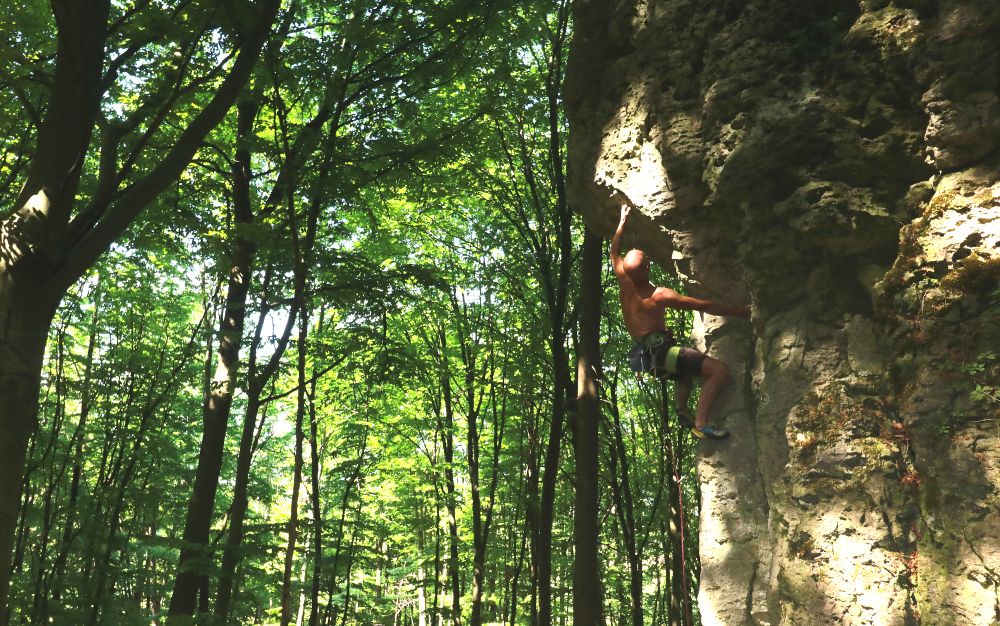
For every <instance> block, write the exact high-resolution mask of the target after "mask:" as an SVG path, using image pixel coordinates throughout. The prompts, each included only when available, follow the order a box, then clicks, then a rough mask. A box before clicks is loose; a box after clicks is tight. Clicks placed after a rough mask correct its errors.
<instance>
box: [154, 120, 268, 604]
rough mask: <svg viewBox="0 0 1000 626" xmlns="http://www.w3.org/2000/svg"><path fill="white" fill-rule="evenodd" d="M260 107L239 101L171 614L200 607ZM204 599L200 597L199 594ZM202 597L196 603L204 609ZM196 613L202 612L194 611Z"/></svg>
mask: <svg viewBox="0 0 1000 626" xmlns="http://www.w3.org/2000/svg"><path fill="white" fill-rule="evenodd" d="M257 109H258V104H257V103H256V102H254V101H251V100H244V101H242V102H241V103H240V104H239V106H238V107H237V123H236V126H237V130H236V142H237V148H236V158H235V159H234V161H233V171H232V176H233V216H234V218H235V220H234V223H235V228H234V233H235V234H234V237H233V241H234V243H233V252H232V266H231V267H230V269H229V284H228V287H227V290H226V306H225V309H224V311H223V314H222V319H221V320H220V321H219V355H218V358H219V362H218V368H217V369H216V371H215V376H214V377H213V378H212V382H211V387H210V389H209V390H208V393H207V396H206V398H205V402H204V405H203V407H202V420H203V424H204V431H203V433H202V440H201V448H200V451H199V454H198V468H197V470H196V471H195V480H194V490H193V493H192V494H191V501H190V504H189V505H188V512H187V519H186V521H185V524H184V535H183V545H182V548H181V556H180V561H179V562H178V563H177V578H176V579H175V580H174V589H173V593H172V595H171V598H170V608H169V609H168V614H169V615H172V616H173V615H194V613H195V610H196V609H197V607H198V603H197V600H198V596H199V593H198V592H199V589H201V590H202V591H203V592H204V588H205V586H206V584H205V582H206V581H207V576H208V573H207V570H208V565H209V563H210V562H211V555H210V554H209V553H208V538H209V531H210V529H211V526H212V514H213V513H214V511H215V494H216V491H217V490H218V487H219V475H220V472H221V471H222V457H223V453H224V451H225V443H226V429H227V427H228V426H229V415H230V408H231V407H232V402H233V390H234V389H235V386H236V375H237V370H238V367H239V358H240V347H241V345H242V343H243V326H244V321H245V320H246V305H247V295H248V294H249V291H250V277H251V276H252V272H253V259H254V254H255V251H256V247H255V246H254V245H253V243H252V242H250V241H249V240H247V239H245V238H244V237H242V236H240V228H241V227H242V226H246V225H248V224H251V223H253V209H252V207H251V200H250V179H251V170H250V152H249V151H248V150H247V148H246V145H247V138H248V137H249V136H250V134H251V133H252V131H253V123H254V118H256V116H257ZM202 595H203V594H202ZM207 602H208V598H206V597H202V598H201V602H200V605H201V606H202V607H204V606H206V603H207ZM198 610H199V611H200V610H201V609H198Z"/></svg>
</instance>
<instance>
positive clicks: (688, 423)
mask: <svg viewBox="0 0 1000 626" xmlns="http://www.w3.org/2000/svg"><path fill="white" fill-rule="evenodd" d="M677 421H678V422H680V423H681V426H683V427H684V428H694V419H693V418H692V417H691V412H690V411H688V410H687V409H677Z"/></svg>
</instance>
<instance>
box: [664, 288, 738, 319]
mask: <svg viewBox="0 0 1000 626" xmlns="http://www.w3.org/2000/svg"><path fill="white" fill-rule="evenodd" d="M653 300H654V301H655V302H656V303H657V304H662V305H663V306H668V307H670V308H673V309H684V310H687V311H701V312H702V313H708V314H710V315H723V316H731V317H745V318H747V319H750V305H749V304H747V305H745V306H728V305H725V304H720V303H718V302H712V301H711V300H700V299H698V298H692V297H690V296H682V295H681V294H679V293H677V292H676V291H674V290H673V289H667V288H666V287H660V288H658V289H657V290H656V292H655V293H654V294H653Z"/></svg>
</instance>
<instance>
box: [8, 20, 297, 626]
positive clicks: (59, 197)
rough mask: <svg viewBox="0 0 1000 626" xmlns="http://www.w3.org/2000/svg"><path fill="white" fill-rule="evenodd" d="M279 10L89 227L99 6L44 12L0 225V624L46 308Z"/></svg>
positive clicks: (171, 173) (203, 126) (172, 157)
mask: <svg viewBox="0 0 1000 626" xmlns="http://www.w3.org/2000/svg"><path fill="white" fill-rule="evenodd" d="M279 4H280V3H279V2H278V0H266V1H265V2H264V3H262V5H261V6H260V7H259V13H258V15H257V19H256V20H255V21H254V22H253V24H252V28H251V29H250V30H249V31H248V32H247V33H246V35H247V36H246V37H245V38H243V40H242V45H243V47H242V48H241V50H240V54H239V55H238V57H237V59H236V61H235V62H234V63H233V64H232V66H231V69H230V72H229V74H228V75H227V76H226V78H225V79H224V80H223V81H222V83H220V85H219V88H218V90H217V91H216V93H215V95H214V96H213V97H212V99H211V100H210V101H209V102H208V104H206V105H205V108H204V109H202V111H201V112H200V113H199V114H197V115H196V116H194V117H193V118H191V119H190V123H189V125H188V127H187V128H186V129H185V130H184V131H183V132H182V134H181V136H180V137H179V138H178V139H177V141H176V142H175V143H174V145H173V146H172V148H171V149H170V151H169V153H168V154H167V155H166V157H165V158H164V159H163V160H162V161H161V162H160V163H159V164H158V165H157V166H156V167H154V168H153V170H152V171H151V172H150V173H149V174H148V175H147V176H146V177H145V178H143V179H141V180H139V181H137V182H136V184H134V185H133V186H132V187H130V188H129V190H128V191H126V192H125V193H124V194H122V195H121V196H120V197H116V198H115V199H114V203H113V204H110V202H111V201H110V200H107V202H104V203H102V202H98V203H97V205H99V206H96V207H93V208H94V209H96V211H97V212H96V215H90V214H88V215H87V219H84V220H81V219H80V218H81V217H83V216H82V215H76V216H75V219H73V220H72V221H71V218H73V217H74V216H73V209H74V206H75V204H76V195H77V191H78V188H79V181H80V176H81V172H82V168H83V164H84V163H85V161H86V159H85V158H84V157H85V156H86V154H87V151H88V147H89V144H90V138H91V134H92V131H93V128H94V126H95V123H96V118H97V115H98V113H99V103H100V99H101V95H102V90H103V89H104V88H105V86H104V77H103V76H102V70H103V68H104V65H105V54H106V52H107V51H106V50H105V38H106V32H107V20H108V14H109V10H110V3H109V2H108V1H107V0H103V1H97V2H89V3H75V2H65V1H63V0H55V1H53V3H52V8H53V13H54V15H55V18H56V19H55V21H56V27H57V50H56V62H55V75H54V78H53V81H52V88H51V91H50V93H49V102H48V105H47V107H46V118H45V120H44V121H43V122H42V124H41V126H40V127H39V132H38V139H37V142H36V149H35V155H36V156H35V157H34V158H33V159H32V162H31V165H30V167H29V170H28V176H27V180H26V181H25V184H24V186H23V188H22V191H21V193H20V194H19V196H18V199H17V201H16V202H15V205H14V211H13V212H12V213H10V214H9V215H8V216H7V217H6V218H5V219H4V220H3V223H2V224H0V248H2V252H0V432H3V433H4V437H3V440H2V441H0V459H2V460H0V607H3V608H2V609H0V612H6V605H7V591H8V588H9V584H10V580H9V576H10V565H11V553H12V547H13V537H14V531H15V525H16V523H17V517H18V502H19V499H20V498H19V496H20V494H19V491H20V488H21V484H22V480H23V477H24V476H23V474H24V461H25V449H26V445H27V441H28V436H29V434H30V432H31V430H32V429H33V428H34V423H35V420H36V419H37V407H38V392H39V377H40V375H41V366H42V356H43V354H44V350H45V341H46V336H47V333H48V328H49V324H50V322H51V320H52V317H53V315H54V313H55V308H56V306H57V305H58V303H59V301H60V300H61V298H62V296H63V294H65V292H66V290H67V289H68V288H69V286H70V285H71V284H72V283H73V282H75V281H76V280H77V279H78V278H79V277H80V276H82V275H83V274H84V273H85V272H86V271H87V270H88V269H89V268H90V267H91V266H92V265H93V264H94V262H95V261H96V260H97V258H98V257H99V256H100V254H101V253H102V252H103V251H104V250H106V249H107V248H108V246H110V245H111V243H112V242H113V241H114V240H115V239H117V238H118V237H119V236H121V234H122V233H123V232H124V231H125V229H126V228H127V227H128V226H129V225H130V224H131V223H132V222H134V221H135V219H136V218H137V217H138V215H139V214H140V213H141V212H142V210H143V209H144V208H145V207H146V206H147V205H148V204H149V203H150V202H152V201H153V200H154V199H155V198H156V197H157V196H158V195H159V194H160V193H161V192H162V191H163V190H164V189H165V188H166V187H167V186H169V185H170V184H171V183H172V182H173V181H174V180H176V179H177V177H178V176H179V175H180V173H181V172H182V171H183V169H184V168H185V167H186V166H187V164H188V162H189V161H190V159H191V157H192V156H193V155H194V153H195V151H196V150H197V148H198V147H199V146H200V145H201V142H202V140H203V139H204V137H205V136H206V135H207V134H208V133H209V131H211V130H212V129H213V128H214V127H215V126H216V125H217V124H218V123H219V121H221V119H222V118H223V116H224V115H225V113H226V111H227V110H228V109H229V107H230V106H231V105H232V103H233V101H234V100H235V98H236V96H237V95H238V94H239V92H240V91H241V90H242V87H243V84H244V83H245V82H246V80H247V78H248V77H249V75H250V71H251V69H252V67H253V65H254V64H255V63H256V59H257V56H258V55H259V53H260V49H261V48H262V47H263V45H264V40H265V39H266V38H267V35H268V32H269V30H270V24H271V22H272V20H273V19H274V16H275V14H276V13H277V10H278V7H279ZM103 182H106V181H103V180H102V183H103ZM114 186H115V187H116V186H117V182H116V183H115V184H114ZM113 190H114V189H112V191H113ZM111 195H113V194H111ZM111 195H109V196H108V197H109V198H110V197H111ZM91 217H95V219H93V220H91V219H90V218H91ZM88 226H89V228H88ZM71 231H72V232H71ZM71 235H72V240H71V237H70V236H71ZM2 617H4V616H3V615H0V618H2Z"/></svg>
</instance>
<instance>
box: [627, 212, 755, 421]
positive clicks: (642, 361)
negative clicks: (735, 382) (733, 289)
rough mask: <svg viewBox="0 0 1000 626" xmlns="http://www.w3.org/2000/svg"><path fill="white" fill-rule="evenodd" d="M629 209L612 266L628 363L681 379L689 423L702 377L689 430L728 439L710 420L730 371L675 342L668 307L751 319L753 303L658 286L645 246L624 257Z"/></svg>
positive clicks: (681, 401) (681, 404) (680, 401)
mask: <svg viewBox="0 0 1000 626" xmlns="http://www.w3.org/2000/svg"><path fill="white" fill-rule="evenodd" d="M630 210H631V208H630V206H629V205H628V204H622V218H621V221H620V222H619V223H618V230H616V231H615V236H614V239H612V240H611V264H612V265H613V266H614V268H615V275H616V276H617V277H618V285H619V286H620V287H621V298H622V316H623V317H624V318H625V328H626V329H627V330H628V334H630V335H631V336H632V339H633V341H634V343H633V344H632V349H631V350H630V351H629V366H630V367H631V368H632V370H633V371H635V372H636V373H640V374H641V373H642V372H651V373H652V374H653V375H654V376H656V377H657V378H667V379H669V380H674V381H677V414H678V415H679V416H680V419H681V422H682V423H686V424H687V425H689V426H691V425H692V424H691V415H690V413H689V412H688V410H687V404H688V397H689V396H690V395H691V383H692V379H693V377H694V376H700V377H702V378H704V382H703V384H702V390H701V398H699V400H698V409H697V411H696V414H695V419H694V424H693V428H692V429H691V432H693V433H694V434H695V436H697V437H699V438H702V439H704V438H706V437H708V438H710V439H724V438H726V437H728V436H729V433H728V432H726V431H725V430H723V429H722V428H714V427H712V426H710V425H709V424H708V414H709V411H710V410H711V409H712V404H713V403H714V402H715V399H716V398H717V397H718V395H719V391H721V390H722V386H723V385H724V384H725V383H726V377H727V375H728V372H729V369H728V368H727V367H726V364H725V363H723V362H722V361H719V360H716V359H713V358H712V357H710V356H706V355H704V354H702V353H701V352H698V351H697V350H692V349H691V348H682V347H680V346H677V345H676V341H675V340H674V335H673V332H671V331H670V330H669V329H668V328H667V325H666V321H665V319H664V313H665V311H666V309H667V307H670V308H672V309H686V310H694V311H702V312H704V313H710V314H712V315H731V316H738V317H745V318H747V319H749V318H750V306H749V305H747V306H742V307H731V306H726V305H723V304H718V303H715V302H710V301H708V300H698V299H697V298H689V297H687V296H682V295H680V294H679V293H677V292H676V291H674V290H673V289H667V288H665V287H657V286H655V285H653V284H652V283H650V282H649V259H648V258H647V257H646V253H645V252H643V251H642V250H638V249H635V250H630V251H629V253H628V254H627V255H625V257H624V258H622V256H621V244H622V233H623V232H624V231H625V222H626V221H627V220H628V214H629V211H630Z"/></svg>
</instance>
